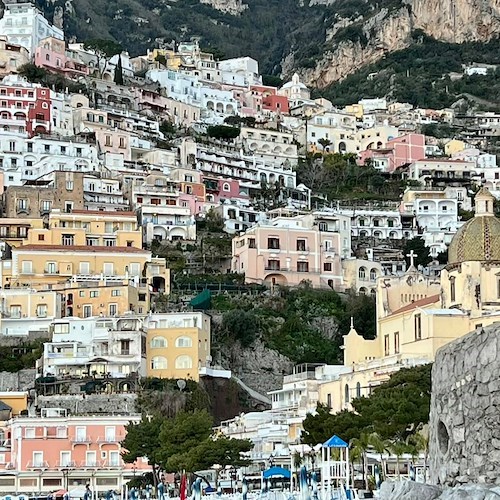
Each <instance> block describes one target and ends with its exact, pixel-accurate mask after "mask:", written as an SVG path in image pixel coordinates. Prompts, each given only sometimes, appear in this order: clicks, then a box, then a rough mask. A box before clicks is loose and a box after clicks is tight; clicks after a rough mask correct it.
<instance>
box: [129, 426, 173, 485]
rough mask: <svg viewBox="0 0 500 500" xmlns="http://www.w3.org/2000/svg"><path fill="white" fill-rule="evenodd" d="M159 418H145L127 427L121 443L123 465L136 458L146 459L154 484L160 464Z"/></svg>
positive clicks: (156, 481)
mask: <svg viewBox="0 0 500 500" xmlns="http://www.w3.org/2000/svg"><path fill="white" fill-rule="evenodd" d="M162 423H163V419H162V418H161V417H155V418H151V419H148V418H145V417H143V418H142V420H141V421H140V422H139V423H138V424H132V423H131V424H128V425H127V435H126V436H125V439H124V440H123V441H122V443H121V444H122V448H123V449H124V451H123V453H122V458H123V461H124V462H125V463H133V462H135V461H136V460H137V459H138V458H141V457H147V459H148V462H149V464H150V465H151V469H152V473H153V479H154V482H155V483H154V484H155V486H156V484H158V480H159V476H158V472H159V469H158V465H159V464H160V455H159V453H160V429H161V426H162Z"/></svg>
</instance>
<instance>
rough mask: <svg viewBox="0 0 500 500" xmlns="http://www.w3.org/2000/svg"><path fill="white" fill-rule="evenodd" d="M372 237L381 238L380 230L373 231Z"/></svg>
mask: <svg viewBox="0 0 500 500" xmlns="http://www.w3.org/2000/svg"><path fill="white" fill-rule="evenodd" d="M373 237H374V238H382V233H381V232H380V231H375V232H374V233H373Z"/></svg>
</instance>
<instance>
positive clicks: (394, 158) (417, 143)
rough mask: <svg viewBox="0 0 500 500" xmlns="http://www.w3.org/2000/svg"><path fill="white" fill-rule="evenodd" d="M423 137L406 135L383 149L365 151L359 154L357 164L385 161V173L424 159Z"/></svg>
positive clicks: (420, 135)
mask: <svg viewBox="0 0 500 500" xmlns="http://www.w3.org/2000/svg"><path fill="white" fill-rule="evenodd" d="M425 157H426V156H425V135H423V134H407V135H402V136H401V137H395V138H394V139H390V140H388V141H387V144H386V146H385V148H381V149H366V150H365V151H362V152H361V153H360V154H359V163H360V164H362V165H363V164H365V162H366V160H367V159H373V160H380V159H382V158H384V159H386V160H387V161H386V162H385V163H386V165H387V167H386V171H387V172H393V171H394V170H396V168H398V167H401V166H403V165H408V164H410V163H412V162H414V161H418V160H423V159H424V158H425Z"/></svg>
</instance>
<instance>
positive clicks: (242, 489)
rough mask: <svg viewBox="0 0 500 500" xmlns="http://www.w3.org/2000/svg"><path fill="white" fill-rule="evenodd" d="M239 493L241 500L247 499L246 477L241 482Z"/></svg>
mask: <svg viewBox="0 0 500 500" xmlns="http://www.w3.org/2000/svg"><path fill="white" fill-rule="evenodd" d="M241 493H242V494H243V500H247V498H248V483H247V479H246V477H244V478H243V480H242V481H241Z"/></svg>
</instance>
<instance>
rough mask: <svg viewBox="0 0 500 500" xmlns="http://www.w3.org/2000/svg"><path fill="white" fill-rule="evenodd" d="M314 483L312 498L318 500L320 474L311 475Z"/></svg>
mask: <svg viewBox="0 0 500 500" xmlns="http://www.w3.org/2000/svg"><path fill="white" fill-rule="evenodd" d="M311 483H312V498H313V500H318V473H317V472H314V471H313V473H312V474H311Z"/></svg>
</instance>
